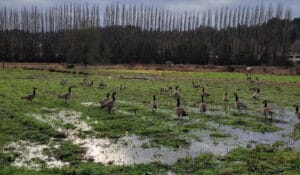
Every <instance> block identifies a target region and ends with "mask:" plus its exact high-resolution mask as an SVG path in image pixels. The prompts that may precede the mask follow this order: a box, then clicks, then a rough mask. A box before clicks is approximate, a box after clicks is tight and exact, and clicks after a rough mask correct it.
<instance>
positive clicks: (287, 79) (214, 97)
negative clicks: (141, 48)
mask: <svg viewBox="0 0 300 175" xmlns="http://www.w3.org/2000/svg"><path fill="white" fill-rule="evenodd" d="M77 71H85V72H89V73H90V76H83V75H78V74H62V73H55V72H51V73H50V72H48V71H35V70H21V69H7V70H4V71H0V121H1V122H0V149H1V150H2V148H4V147H5V145H7V144H9V143H11V142H14V141H18V140H29V141H30V142H35V143H41V144H47V143H48V142H49V139H51V138H55V139H57V142H59V144H60V148H57V149H52V150H48V152H47V154H51V155H56V156H57V157H58V158H59V159H60V160H65V161H70V162H72V163H73V164H74V165H72V166H71V167H69V168H65V169H63V170H48V169H43V170H41V171H40V172H38V173H37V174H72V173H71V172H73V171H75V172H76V173H77V174H84V173H85V171H88V172H87V174H88V173H90V174H93V172H97V173H98V174H99V172H102V171H103V174H109V173H120V174H122V173H123V174H130V173H129V172H132V174H139V173H140V172H147V171H148V170H149V171H150V172H152V173H153V172H157V171H156V170H157V169H156V168H157V167H159V168H161V169H162V171H163V172H165V171H166V170H167V169H170V168H172V169H173V170H174V168H175V169H176V168H178V167H179V169H182V170H183V171H184V172H189V170H188V169H189V168H190V166H192V169H194V168H197V167H198V169H199V171H198V170H195V171H193V172H195V174H197V173H198V174H210V173H211V174H214V173H216V172H220V171H215V170H213V169H214V168H216V167H217V168H220V167H219V166H220V165H218V164H219V163H220V161H221V162H222V161H225V163H224V166H225V165H226V164H227V163H230V166H228V168H229V172H233V173H235V171H236V172H238V171H240V172H242V173H244V172H252V170H249V169H247V168H246V170H245V169H243V168H245V167H246V166H248V164H247V163H248V162H243V161H244V160H243V161H241V160H234V162H236V164H234V163H233V162H231V161H233V160H228V158H227V157H228V156H231V155H233V153H230V154H229V155H228V156H227V157H226V156H225V158H224V157H223V159H221V160H220V159H219V158H218V157H214V156H211V155H200V157H199V158H197V159H200V160H202V159H205V160H206V161H205V162H207V164H206V163H203V162H202V164H201V165H200V164H199V165H198V164H197V165H194V161H195V160H193V159H187V160H182V161H187V163H183V165H182V166H184V167H181V165H180V163H177V164H176V165H174V167H166V166H162V165H158V164H150V165H138V166H134V167H122V166H120V167H106V166H102V165H101V166H100V167H99V168H98V167H97V166H96V165H95V164H93V163H87V164H83V163H81V157H80V154H81V153H82V150H81V148H80V147H79V146H78V145H73V144H71V143H68V142H65V141H62V140H61V138H63V137H64V133H60V132H58V131H56V130H55V129H53V128H52V127H51V126H50V125H48V124H47V123H43V122H41V121H38V120H37V119H35V118H34V117H32V116H31V114H33V113H34V114H45V115H47V114H51V113H55V112H59V111H61V110H75V111H80V112H81V113H82V114H83V115H82V118H81V119H82V120H84V121H86V122H87V123H88V124H89V125H91V126H92V127H93V130H92V131H91V132H88V133H86V132H80V137H81V138H84V137H87V136H96V137H99V138H106V137H108V138H111V139H118V138H120V137H123V136H125V135H126V134H135V135H137V136H139V137H140V138H142V139H143V138H147V139H149V140H150V143H149V144H144V145H143V147H144V148H149V147H161V146H165V147H170V148H178V147H187V146H189V144H190V139H192V138H193V135H191V132H192V131H199V130H208V131H211V132H212V134H211V135H210V136H211V137H231V135H227V134H223V133H221V132H220V131H217V129H216V128H214V127H212V126H210V125H209V124H208V122H211V121H212V122H215V123H217V124H222V125H227V126H231V127H237V128H240V129H243V130H249V131H255V132H274V131H278V130H280V128H278V127H276V126H275V125H273V123H272V122H269V121H267V122H266V121H265V119H264V116H263V115H262V114H261V113H260V112H259V110H260V107H261V106H262V104H261V101H258V102H255V101H254V100H253V99H252V98H251V96H252V94H253V92H250V91H249V90H248V89H249V88H250V87H252V86H254V85H250V84H249V83H247V81H246V80H245V75H244V74H240V73H223V72H222V73H217V72H215V73H212V72H169V71H134V70H109V69H96V68H92V69H88V70H77ZM254 76H256V75H253V77H254ZM257 76H259V78H260V81H261V84H260V88H261V96H262V97H261V99H266V100H269V101H270V102H269V105H271V106H273V107H274V108H275V109H282V108H286V109H288V110H294V108H293V105H294V104H299V103H300V101H299V99H300V91H299V89H300V77H299V76H270V75H257ZM120 77H131V78H133V77H147V78H148V80H133V79H120ZM85 78H87V79H88V80H95V84H96V85H97V83H98V82H99V81H100V80H103V81H104V82H105V83H106V84H107V85H108V86H107V87H105V88H97V87H83V86H80V85H79V84H80V82H82V80H83V79H85ZM62 79H67V80H68V81H69V82H70V85H75V86H77V88H74V89H73V94H74V95H73V97H72V98H71V99H70V100H69V101H68V103H67V104H65V103H63V101H62V100H60V99H58V98H57V95H58V94H61V93H66V92H67V90H68V86H61V85H59V82H60V81H61V80H62ZM192 80H194V81H196V83H197V84H201V85H203V86H205V87H206V90H207V91H208V92H209V93H210V94H211V96H210V97H209V98H207V99H206V102H207V106H208V110H209V111H213V113H212V114H200V113H198V112H195V111H194V110H189V117H188V118H186V119H179V118H177V117H176V115H175V110H174V109H175V105H176V100H175V98H174V97H172V93H173V91H171V92H169V93H164V94H161V93H160V92H159V89H160V88H161V87H166V86H167V85H172V86H173V87H174V86H175V85H179V86H180V89H181V95H182V98H181V103H182V105H184V106H186V107H189V108H192V109H194V108H195V109H197V108H198V105H199V102H200V95H201V90H200V89H194V88H192V84H191V82H192ZM122 83H123V84H126V86H127V88H126V89H125V90H122V91H120V90H119V87H120V84H122ZM275 86H280V87H281V89H282V90H281V91H280V92H278V91H277V90H276V89H275V88H274V87H275ZM33 87H37V88H38V89H37V97H36V99H34V101H33V102H28V101H24V100H21V99H20V97H21V96H24V95H26V94H29V93H31V91H32V88H33ZM238 89H240V90H238ZM113 91H116V92H117V95H116V98H117V106H116V111H113V112H112V113H111V114H109V113H108V112H107V111H106V110H100V109H99V108H98V107H96V106H91V107H86V106H83V105H81V103H82V102H94V103H98V102H99V100H100V99H102V98H103V97H104V96H105V95H106V93H107V92H110V93H111V92H113ZM224 92H228V94H229V97H230V102H229V103H224V102H223V101H222V97H223V95H224ZM234 92H237V93H238V94H239V96H240V100H241V101H243V102H244V103H246V104H247V106H248V108H247V110H246V111H244V112H241V113H238V112H237V111H236V110H235V109H234V97H233V95H232V94H233V93H234ZM153 94H155V95H156V96H157V99H158V101H159V110H158V112H157V113H155V114H154V113H152V111H151V106H150V103H151V100H152V95H153ZM45 107H46V108H47V109H45ZM224 107H226V108H227V110H225V109H224ZM189 108H188V109H189ZM52 109H55V111H52ZM134 110H136V111H137V115H134V112H133V111H134ZM218 111H225V114H224V115H220V114H217V112H218ZM214 112H216V114H215V113H214ZM276 115H277V116H279V120H278V121H276V122H283V121H282V120H280V117H284V116H281V114H275V116H276ZM62 127H63V128H66V129H74V127H75V126H73V125H71V124H62ZM299 135H300V134H299V124H297V127H296V129H295V132H294V133H293V134H292V135H291V137H292V138H294V139H300V137H299ZM197 139H199V140H201V138H197ZM238 151H239V150H238ZM243 151H245V150H243ZM247 151H249V152H251V151H253V150H246V152H247ZM263 153H264V152H263ZM263 153H261V154H263ZM279 153H281V154H279ZM266 154H267V153H266ZM278 154H279V155H278ZM290 154H291V155H292V156H293V151H287V152H285V151H282V150H280V151H278V153H277V151H275V152H273V153H272V155H268V156H271V157H272V159H273V158H274V156H275V155H276V156H284V158H286V157H288V155H290ZM295 154H298V153H295ZM16 156H17V155H13V154H9V153H1V154H0V165H1V166H3V167H4V166H5V165H8V164H9V163H10V162H12V161H13V160H14V158H15V157H16ZM245 156H250V155H249V154H246V155H245ZM233 157H238V155H234V156H233ZM36 161H38V160H36ZM255 161H256V160H255ZM298 161H299V160H298ZM260 163H261V164H262V165H261V164H259V165H255V166H258V167H256V170H257V171H256V172H258V173H260V169H259V168H262V167H263V168H266V167H265V166H267V165H268V166H269V165H270V164H271V165H272V163H273V162H268V161H263V162H260ZM298 163H299V162H298ZM265 164H266V165H265ZM290 164H291V165H290ZM290 164H289V165H288V167H290V166H292V165H293V164H292V163H291V162H290ZM294 164H295V166H296V165H297V163H294ZM271 165H270V166H271ZM73 166H76V168H75V167H73ZM185 166H187V167H185ZM207 166H208V167H209V168H207ZM238 166H241V167H242V168H241V169H239V168H237V167H238ZM272 166H273V165H272ZM230 168H231V169H233V170H234V171H233V170H232V171H231V169H230ZM272 168H273V167H272ZM272 168H270V169H271V170H272ZM298 168H299V167H298ZM0 169H1V167H0ZM267 169H268V168H267ZM258 170H259V171H258ZM271 170H270V172H271ZM90 171H91V172H90ZM283 171H287V172H293V171H292V170H290V169H289V170H283ZM3 172H4V174H5V173H8V174H23V173H24V174H26V173H27V174H34V173H35V171H32V170H24V169H16V168H13V167H6V168H4V170H3V171H2V172H1V171H0V174H1V173H3ZM65 172H66V173H65ZM253 172H255V171H254V170H253ZM97 173H94V174H97ZM263 173H265V172H263ZM100 174H101V173H100Z"/></svg>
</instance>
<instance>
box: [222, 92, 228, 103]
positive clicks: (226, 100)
mask: <svg viewBox="0 0 300 175" xmlns="http://www.w3.org/2000/svg"><path fill="white" fill-rule="evenodd" d="M223 101H225V102H228V101H229V100H228V95H227V92H225V94H224V97H223Z"/></svg>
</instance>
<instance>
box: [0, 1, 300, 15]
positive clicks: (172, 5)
mask: <svg viewBox="0 0 300 175" xmlns="http://www.w3.org/2000/svg"><path fill="white" fill-rule="evenodd" d="M66 2H73V3H89V4H99V5H100V6H101V8H102V9H104V6H105V4H108V3H112V2H120V3H126V4H127V3H132V4H141V3H143V4H146V5H153V6H157V7H161V8H166V9H169V10H172V11H179V12H182V11H185V10H207V9H215V8H220V7H225V6H228V7H237V6H240V5H242V6H243V5H247V6H255V5H256V4H260V3H263V4H266V5H268V4H270V3H272V4H273V5H275V4H277V3H279V2H282V3H283V4H284V6H285V7H290V8H291V9H292V12H293V16H294V17H300V0H142V1H141V0H0V6H8V7H16V8H20V7H23V6H32V5H36V6H39V7H41V8H45V7H48V6H55V5H57V4H63V3H66Z"/></svg>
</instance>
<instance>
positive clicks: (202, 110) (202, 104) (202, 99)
mask: <svg viewBox="0 0 300 175" xmlns="http://www.w3.org/2000/svg"><path fill="white" fill-rule="evenodd" d="M199 107H200V112H201V113H205V112H206V103H205V102H204V97H203V95H201V103H200V105H199Z"/></svg>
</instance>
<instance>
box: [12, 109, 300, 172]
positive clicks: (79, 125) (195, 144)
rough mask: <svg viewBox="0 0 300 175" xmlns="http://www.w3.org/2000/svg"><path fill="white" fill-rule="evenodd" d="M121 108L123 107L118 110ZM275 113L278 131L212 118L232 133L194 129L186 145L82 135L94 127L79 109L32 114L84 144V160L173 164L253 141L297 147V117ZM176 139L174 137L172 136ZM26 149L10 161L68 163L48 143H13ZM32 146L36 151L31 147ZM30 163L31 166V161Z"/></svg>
mask: <svg viewBox="0 0 300 175" xmlns="http://www.w3.org/2000/svg"><path fill="white" fill-rule="evenodd" d="M119 112H122V111H119ZM276 113H277V114H278V115H277V117H276V119H280V120H281V121H284V122H281V123H274V125H276V126H277V127H280V128H282V130H280V131H278V132H272V133H258V132H252V131H244V130H241V129H237V128H232V127H230V126H224V125H219V124H216V123H214V122H209V124H210V125H211V126H213V127H214V128H217V130H218V132H222V133H228V134H230V135H231V136H232V137H228V138H220V139H218V138H212V137H210V134H211V132H210V131H206V130H199V131H193V132H191V134H193V135H196V136H198V137H199V138H200V139H201V141H196V140H193V139H189V140H190V143H191V144H190V146H189V147H187V148H179V149H174V148H168V147H159V148H143V146H142V145H143V144H148V143H149V142H150V140H149V139H144V140H142V139H140V138H139V137H138V136H136V135H126V136H124V137H122V138H120V139H119V140H118V141H117V142H115V141H112V140H110V139H106V138H86V139H81V138H79V137H78V136H77V134H78V132H79V131H80V130H82V131H93V128H92V127H91V126H89V125H88V124H87V123H86V122H85V121H83V120H81V115H82V114H81V113H80V112H76V111H60V112H59V113H56V114H55V113H54V114H50V115H38V114H31V115H32V116H33V117H35V118H36V119H38V120H40V121H42V122H46V123H48V124H50V125H51V126H52V127H53V128H55V129H56V130H58V131H62V132H66V133H67V138H66V140H68V141H72V142H73V143H74V144H78V145H80V146H82V147H84V148H86V153H85V155H84V158H85V159H86V160H93V161H94V162H99V163H104V164H115V165H131V164H141V163H150V162H153V161H158V162H161V163H164V164H169V165H171V164H173V163H175V162H176V161H177V160H178V159H180V158H184V157H195V156H197V155H199V154H201V153H206V152H210V153H213V154H216V155H224V154H226V153H227V152H228V151H230V150H232V149H234V148H236V147H239V146H241V147H246V146H247V145H248V144H250V145H253V146H254V145H255V144H258V143H264V144H272V143H274V142H276V141H282V142H284V143H286V144H287V145H289V146H290V147H293V148H296V149H300V141H297V142H294V141H293V140H292V139H290V138H289V137H288V135H289V134H290V133H292V132H293V130H294V124H295V123H296V122H299V119H297V118H296V117H294V114H293V112H289V111H288V110H281V111H279V110H278V111H276ZM57 123H64V124H72V125H74V126H75V127H76V128H75V129H69V130H67V129H65V128H63V127H62V126H61V125H59V124H57ZM174 139H175V138H174ZM15 144H16V145H19V146H20V147H22V148H24V149H25V150H27V151H24V153H22V152H20V154H21V155H20V157H19V158H18V159H17V160H16V162H15V163H14V164H13V165H16V166H27V165H26V162H27V161H28V160H31V159H32V158H35V157H36V158H40V159H41V160H45V161H46V162H47V166H49V167H51V166H52V167H61V166H63V165H67V163H62V162H59V161H58V160H54V159H53V158H49V157H48V156H47V155H43V154H42V150H43V149H44V148H47V147H48V145H38V144H30V143H28V142H27V143H26V142H24V144H20V143H15ZM31 150H35V151H31ZM32 167H34V166H33V165H32Z"/></svg>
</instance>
